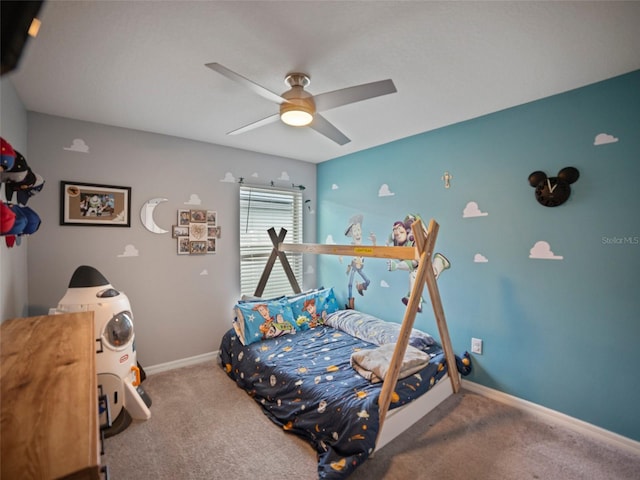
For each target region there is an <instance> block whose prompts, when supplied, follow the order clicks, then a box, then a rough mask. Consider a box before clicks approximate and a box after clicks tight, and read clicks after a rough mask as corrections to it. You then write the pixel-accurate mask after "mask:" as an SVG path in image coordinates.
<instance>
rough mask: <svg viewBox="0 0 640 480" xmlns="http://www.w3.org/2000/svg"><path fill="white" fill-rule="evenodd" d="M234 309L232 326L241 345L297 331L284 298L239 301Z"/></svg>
mask: <svg viewBox="0 0 640 480" xmlns="http://www.w3.org/2000/svg"><path fill="white" fill-rule="evenodd" d="M234 311H235V314H236V320H235V322H234V328H235V331H236V333H237V334H238V336H239V338H240V340H241V341H242V344H243V345H249V344H251V343H254V342H259V341H261V340H266V339H268V338H275V337H279V336H281V335H287V334H292V333H296V331H297V329H296V323H295V321H294V319H293V313H292V311H291V307H290V306H289V303H288V302H287V301H286V300H284V299H283V300H272V301H256V302H241V303H238V304H236V306H235V307H234Z"/></svg>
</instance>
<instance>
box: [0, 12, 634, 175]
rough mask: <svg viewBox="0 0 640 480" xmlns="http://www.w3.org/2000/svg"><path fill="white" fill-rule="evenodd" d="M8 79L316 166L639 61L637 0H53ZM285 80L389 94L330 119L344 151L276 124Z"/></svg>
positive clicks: (122, 119) (94, 115) (90, 106)
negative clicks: (274, 99) (266, 121)
mask: <svg viewBox="0 0 640 480" xmlns="http://www.w3.org/2000/svg"><path fill="white" fill-rule="evenodd" d="M40 17H41V18H42V21H43V24H42V28H41V30H40V34H39V36H38V37H37V38H36V39H35V40H33V39H32V40H30V41H29V43H28V45H27V47H26V49H25V51H24V54H23V57H22V59H21V63H20V64H19V66H18V68H17V69H16V70H15V71H14V72H12V73H10V74H8V75H7V77H9V78H10V79H11V81H12V83H13V84H14V86H15V88H16V90H17V92H18V95H19V96H20V98H21V100H22V101H23V102H24V104H25V106H26V108H27V109H28V110H31V111H36V112H42V113H47V114H51V115H59V116H63V117H68V118H74V119H79V120H85V121H91V122H99V123H103V124H107V125H115V126H120V127H125V128H131V129H138V130H144V131H148V132H156V133H161V134H166V135H174V136H179V137H184V138H188V139H194V140H200V141H203V142H209V143H215V144H220V145H227V146H231V147H236V148H242V149H246V150H252V151H257V152H263V153H267V154H273V155H279V156H284V157H291V158H296V159H300V160H304V161H308V162H314V163H317V162H322V161H324V160H328V159H331V158H335V157H339V156H342V155H345V154H348V153H352V152H355V151H359V150H363V149H366V148H370V147H373V146H375V145H380V144H383V143H387V142H390V141H393V140H397V139H399V138H403V137H407V136H410V135H414V134H417V133H420V132H425V131H428V130H432V129H435V128H439V127H442V126H445V125H450V124H453V123H457V122H460V121H463V120H467V119H470V118H474V117H478V116H480V115H484V114H487V113H491V112H495V111H498V110H501V109H504V108H508V107H511V106H514V105H519V104H522V103H526V102H529V101H532V100H536V99H539V98H543V97H546V96H549V95H553V94H556V93H560V92H564V91H567V90H570V89H573V88H577V87H580V86H583V85H587V84H590V83H593V82H597V81H600V80H604V79H607V78H610V77H613V76H616V75H620V74H623V73H627V72H630V71H632V70H636V69H639V68H640V2H637V1H631V2H609V1H601V2H581V1H573V2H557V1H543V2H522V1H512V2H427V1H391V2H385V1H353V0H352V1H289V2H285V1H259V2H252V1H187V0H180V1H178V0H173V1H117V2H115V1H61V0H49V1H48V2H47V3H45V4H44V6H43V8H42V10H41V12H40ZM210 62H218V63H221V64H222V65H224V66H226V67H227V68H229V69H231V70H233V71H235V72H237V73H239V74H241V75H243V76H245V77H247V78H249V79H251V80H252V81H254V82H256V83H258V84H260V85H262V86H264V87H266V88H268V89H269V90H272V91H274V92H276V93H278V94H280V93H282V92H284V91H285V90H287V89H288V87H287V86H286V85H285V83H284V77H285V75H286V74H287V73H289V72H292V71H301V72H305V73H307V74H309V75H310V76H311V84H310V86H309V87H308V88H307V90H308V91H310V92H311V93H314V94H317V93H323V92H326V91H331V90H336V89H340V88H344V87H349V86H353V85H357V84H361V83H368V82H372V81H376V80H383V79H387V78H391V79H393V81H394V82H395V85H396V87H397V89H398V93H395V94H391V95H386V96H383V97H378V98H374V99H370V100H366V101H363V102H359V103H355V104H351V105H347V106H343V107H339V108H335V109H332V110H330V111H326V112H324V113H323V115H324V116H325V118H326V119H327V120H329V121H330V122H332V123H333V124H334V125H335V126H336V127H337V128H338V129H340V130H341V131H342V132H343V133H345V134H346V135H347V136H348V137H349V138H351V142H350V143H348V144H346V145H344V146H339V145H337V144H335V143H333V142H332V141H331V140H329V139H327V138H326V137H323V136H322V135H320V134H319V133H317V132H315V131H313V130H311V129H309V128H294V127H287V126H285V125H284V124H282V123H280V122H277V123H274V124H271V125H268V126H265V127H262V128H259V129H256V130H252V131H250V132H247V133H243V134H240V135H231V136H230V135H226V132H228V131H230V130H233V129H236V128H238V127H241V126H244V125H246V124H248V123H251V122H253V121H256V120H259V119H261V118H263V117H266V116H268V115H270V114H273V113H276V112H277V109H278V106H277V105H276V104H275V103H271V102H269V101H268V100H266V99H264V98H262V97H260V96H258V95H256V94H255V93H253V92H252V91H250V90H248V89H246V88H244V87H243V86H241V85H239V84H236V83H234V82H232V81H231V80H229V79H227V78H225V77H223V76H222V75H219V74H218V73H216V72H214V71H212V70H210V69H209V68H206V67H205V66H204V65H205V64H206V63H210Z"/></svg>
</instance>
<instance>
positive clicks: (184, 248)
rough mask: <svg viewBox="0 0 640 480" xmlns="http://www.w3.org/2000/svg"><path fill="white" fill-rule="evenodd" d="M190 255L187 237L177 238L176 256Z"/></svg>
mask: <svg viewBox="0 0 640 480" xmlns="http://www.w3.org/2000/svg"><path fill="white" fill-rule="evenodd" d="M190 253H191V247H190V245H189V237H178V255H189V254H190Z"/></svg>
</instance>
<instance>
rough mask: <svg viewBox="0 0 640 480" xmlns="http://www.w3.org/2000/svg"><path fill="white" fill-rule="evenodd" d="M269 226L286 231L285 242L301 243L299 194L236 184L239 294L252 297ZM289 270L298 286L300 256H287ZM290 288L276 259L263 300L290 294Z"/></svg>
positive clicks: (269, 246) (265, 251)
mask: <svg viewBox="0 0 640 480" xmlns="http://www.w3.org/2000/svg"><path fill="white" fill-rule="evenodd" d="M271 227H273V228H274V229H275V231H276V234H278V233H279V232H280V228H284V229H286V230H287V236H286V237H285V239H284V241H285V242H286V243H302V192H300V191H294V190H284V189H276V188H268V187H254V186H246V185H240V291H241V293H242V294H243V295H253V293H254V292H255V289H256V287H257V286H258V282H259V281H260V277H261V276H262V272H263V271H264V267H265V265H266V263H267V260H268V258H269V256H270V255H271V251H272V250H273V244H272V243H271V238H270V237H269V234H268V233H267V230H268V229H269V228H271ZM287 259H288V260H289V263H290V264H291V269H292V270H293V273H294V274H295V276H296V279H298V282H299V283H300V284H301V283H302V282H301V279H302V254H293V253H287ZM292 293H293V289H292V288H291V285H290V284H289V280H288V279H287V275H286V274H285V272H284V269H283V268H282V264H281V263H280V260H276V262H275V264H274V266H273V270H272V271H271V275H270V276H269V280H268V281H267V285H266V288H265V290H264V292H263V294H262V295H263V297H266V298H267V297H273V296H278V295H290V294H292Z"/></svg>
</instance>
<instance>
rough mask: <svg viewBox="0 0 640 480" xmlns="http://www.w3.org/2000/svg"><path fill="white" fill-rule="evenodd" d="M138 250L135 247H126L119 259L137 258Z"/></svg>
mask: <svg viewBox="0 0 640 480" xmlns="http://www.w3.org/2000/svg"><path fill="white" fill-rule="evenodd" d="M137 256H138V249H137V248H136V247H134V246H133V245H131V244H129V245H126V246H125V247H124V252H123V253H121V254H120V255H118V257H137Z"/></svg>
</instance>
